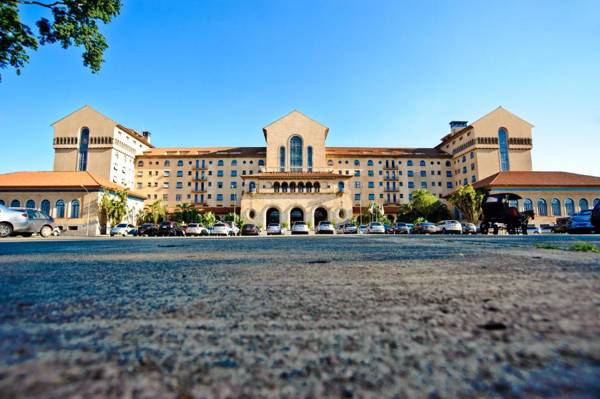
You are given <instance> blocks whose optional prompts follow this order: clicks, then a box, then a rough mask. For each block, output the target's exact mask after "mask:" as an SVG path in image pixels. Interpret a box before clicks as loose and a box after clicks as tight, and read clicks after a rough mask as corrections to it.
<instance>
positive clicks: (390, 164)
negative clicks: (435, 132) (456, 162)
mask: <svg viewBox="0 0 600 399" xmlns="http://www.w3.org/2000/svg"><path fill="white" fill-rule="evenodd" d="M348 163H349V161H345V164H346V165H347V164H348ZM378 163H379V165H383V161H382V160H380V161H379V162H378ZM397 163H398V166H399V165H402V161H397ZM341 164H342V161H341V160H338V165H341ZM430 164H431V165H435V162H434V161H430ZM437 164H438V165H441V162H440V161H437ZM333 165H334V162H333V160H329V161H327V166H329V167H333ZM445 165H446V166H451V163H450V161H446V162H445ZM354 166H360V160H359V159H355V160H354ZM367 166H375V162H373V160H372V159H369V160H368V161H367ZM406 166H414V161H413V160H412V159H409V160H408V161H406ZM419 166H427V162H426V161H425V160H423V159H422V160H420V161H419ZM385 167H386V168H392V169H395V168H396V161H395V160H391V161H390V160H387V159H386V161H385Z"/></svg>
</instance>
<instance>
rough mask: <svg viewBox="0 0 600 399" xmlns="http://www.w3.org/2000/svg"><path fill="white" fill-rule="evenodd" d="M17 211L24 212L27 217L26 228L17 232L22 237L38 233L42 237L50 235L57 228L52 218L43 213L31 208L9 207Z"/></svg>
mask: <svg viewBox="0 0 600 399" xmlns="http://www.w3.org/2000/svg"><path fill="white" fill-rule="evenodd" d="M10 209H13V210H15V211H17V212H21V213H26V214H27V219H28V226H27V229H26V230H24V231H22V232H19V234H20V235H22V236H24V237H30V236H31V235H32V234H39V235H40V236H42V237H50V236H51V235H52V234H53V233H54V231H55V230H56V229H57V226H56V224H55V223H54V219H53V218H52V217H51V216H48V215H46V214H45V213H43V212H41V211H38V210H37V209H31V208H10Z"/></svg>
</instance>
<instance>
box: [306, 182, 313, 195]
mask: <svg viewBox="0 0 600 399" xmlns="http://www.w3.org/2000/svg"><path fill="white" fill-rule="evenodd" d="M312 189H313V186H312V183H311V182H308V183H306V192H307V193H312Z"/></svg>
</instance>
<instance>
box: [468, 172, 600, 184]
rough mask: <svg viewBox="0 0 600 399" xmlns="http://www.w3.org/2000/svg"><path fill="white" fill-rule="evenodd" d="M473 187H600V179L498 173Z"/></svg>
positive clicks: (544, 174)
mask: <svg viewBox="0 0 600 399" xmlns="http://www.w3.org/2000/svg"><path fill="white" fill-rule="evenodd" d="M473 187H474V188H489V187H600V177H597V176H588V175H579V174H576V173H568V172H527V171H512V172H498V173H495V174H493V175H491V176H488V177H486V178H485V179H481V180H479V181H478V182H476V183H474V184H473Z"/></svg>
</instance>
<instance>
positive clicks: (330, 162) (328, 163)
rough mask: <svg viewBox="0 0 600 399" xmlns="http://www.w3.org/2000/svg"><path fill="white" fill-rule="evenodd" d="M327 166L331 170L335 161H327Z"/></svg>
mask: <svg viewBox="0 0 600 399" xmlns="http://www.w3.org/2000/svg"><path fill="white" fill-rule="evenodd" d="M327 166H329V167H330V168H332V167H333V161H332V160H331V159H330V160H329V161H327Z"/></svg>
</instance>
